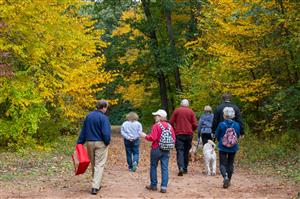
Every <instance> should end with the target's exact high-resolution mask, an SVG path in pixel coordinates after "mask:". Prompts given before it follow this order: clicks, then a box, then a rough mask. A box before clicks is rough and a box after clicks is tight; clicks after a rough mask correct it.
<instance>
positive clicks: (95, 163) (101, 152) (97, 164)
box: [87, 141, 108, 189]
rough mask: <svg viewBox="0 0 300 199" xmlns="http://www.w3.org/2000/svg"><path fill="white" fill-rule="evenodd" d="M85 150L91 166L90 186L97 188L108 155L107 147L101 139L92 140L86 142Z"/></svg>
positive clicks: (99, 184)
mask: <svg viewBox="0 0 300 199" xmlns="http://www.w3.org/2000/svg"><path fill="white" fill-rule="evenodd" d="M87 150H88V154H89V158H90V161H91V166H92V177H93V184H92V188H96V189H99V188H100V186H101V182H102V177H103V172H104V166H105V163H106V160H107V156H108V147H107V146H106V145H105V144H104V142H102V141H92V142H87Z"/></svg>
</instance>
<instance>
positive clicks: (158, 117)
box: [152, 109, 167, 122]
mask: <svg viewBox="0 0 300 199" xmlns="http://www.w3.org/2000/svg"><path fill="white" fill-rule="evenodd" d="M152 115H154V120H155V122H160V121H167V112H166V111H165V110H162V109H159V110H158V111H156V112H153V113H152Z"/></svg>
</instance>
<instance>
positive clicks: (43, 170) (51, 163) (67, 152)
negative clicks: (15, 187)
mask: <svg viewBox="0 0 300 199" xmlns="http://www.w3.org/2000/svg"><path fill="white" fill-rule="evenodd" d="M76 139H77V136H76V137H75V136H63V137H59V138H58V139H57V141H56V142H53V143H51V144H47V145H45V146H36V147H35V148H26V149H22V150H20V151H18V152H15V153H13V152H2V153H1V156H0V168H1V169H0V180H2V181H10V180H12V179H23V178H26V179H28V178H34V177H36V176H40V175H47V176H53V175H60V174H63V173H64V172H66V171H68V170H70V169H72V168H73V164H72V161H71V154H72V153H73V151H74V147H75V144H76Z"/></svg>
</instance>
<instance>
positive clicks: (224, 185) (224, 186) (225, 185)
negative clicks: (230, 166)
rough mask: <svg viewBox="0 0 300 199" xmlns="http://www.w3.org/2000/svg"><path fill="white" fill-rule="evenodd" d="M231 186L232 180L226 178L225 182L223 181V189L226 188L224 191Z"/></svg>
mask: <svg viewBox="0 0 300 199" xmlns="http://www.w3.org/2000/svg"><path fill="white" fill-rule="evenodd" d="M229 185H230V180H229V178H228V177H227V176H226V177H225V178H224V181H223V188H224V189H227V188H228V187H229Z"/></svg>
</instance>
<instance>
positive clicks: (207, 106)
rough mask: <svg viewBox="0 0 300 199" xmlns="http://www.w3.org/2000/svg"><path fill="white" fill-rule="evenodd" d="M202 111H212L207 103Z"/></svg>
mask: <svg viewBox="0 0 300 199" xmlns="http://www.w3.org/2000/svg"><path fill="white" fill-rule="evenodd" d="M204 111H205V112H212V108H211V107H210V106H209V105H206V106H205V107H204Z"/></svg>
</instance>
